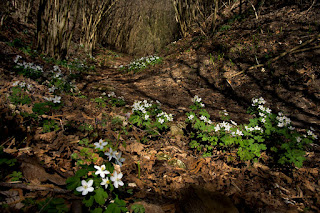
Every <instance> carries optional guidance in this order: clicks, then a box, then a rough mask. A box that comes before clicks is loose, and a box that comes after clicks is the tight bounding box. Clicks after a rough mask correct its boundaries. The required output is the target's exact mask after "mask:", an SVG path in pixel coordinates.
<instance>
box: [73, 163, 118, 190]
mask: <svg viewBox="0 0 320 213" xmlns="http://www.w3.org/2000/svg"><path fill="white" fill-rule="evenodd" d="M94 168H95V169H96V170H97V171H96V172H95V174H96V175H100V177H101V178H102V181H101V183H100V185H102V186H103V185H104V187H105V188H106V189H107V188H108V186H109V184H111V182H110V180H111V181H112V182H113V186H114V187H115V188H118V187H119V186H123V185H124V183H123V182H122V180H121V178H122V177H123V174H122V173H121V172H119V173H118V172H117V171H114V172H113V173H112V174H111V177H110V180H109V178H108V177H106V175H108V174H110V171H108V170H107V169H106V166H105V165H102V166H94ZM92 185H93V180H92V179H90V180H89V181H88V182H87V181H85V180H82V181H81V186H79V187H77V188H76V190H77V191H78V192H81V194H82V195H87V194H88V192H93V191H94V188H93V187H92Z"/></svg>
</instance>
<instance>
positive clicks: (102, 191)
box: [67, 139, 127, 212]
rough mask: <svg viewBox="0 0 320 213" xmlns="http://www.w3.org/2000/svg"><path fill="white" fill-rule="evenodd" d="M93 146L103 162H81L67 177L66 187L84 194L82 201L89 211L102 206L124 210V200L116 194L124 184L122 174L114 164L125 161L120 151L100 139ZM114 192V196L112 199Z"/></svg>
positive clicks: (125, 209) (97, 209)
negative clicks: (97, 163)
mask: <svg viewBox="0 0 320 213" xmlns="http://www.w3.org/2000/svg"><path fill="white" fill-rule="evenodd" d="M93 147H94V148H95V150H96V151H97V153H98V154H99V156H100V157H102V158H103V159H104V160H103V162H102V163H101V164H100V165H96V161H91V163H90V164H88V163H85V164H81V165H80V167H81V169H79V170H78V171H77V172H76V174H75V176H73V177H71V178H68V180H67V188H68V189H69V190H75V191H76V193H81V194H82V195H83V196H85V198H84V199H83V203H84V204H85V205H86V206H87V207H88V208H89V210H91V211H92V210H93V211H99V212H102V211H103V208H106V209H109V208H110V209H113V208H115V209H116V210H115V211H116V212H124V211H125V212H126V211H127V208H126V204H125V202H124V201H123V200H120V199H119V198H118V195H117V193H118V192H119V191H118V190H120V187H122V186H124V182H123V181H122V178H123V174H122V173H121V171H120V170H119V169H115V164H117V165H119V166H120V167H121V166H122V163H123V162H124V161H125V159H124V158H122V157H121V154H122V153H121V152H117V151H115V150H113V149H112V148H111V147H110V145H109V143H108V142H106V141H104V140H102V139H100V140H99V141H98V142H95V143H94V144H93ZM106 150H108V151H106ZM112 159H115V161H112ZM114 194H115V195H116V198H115V199H112V197H113V195H114ZM115 204H116V205H115ZM100 209H101V211H100Z"/></svg>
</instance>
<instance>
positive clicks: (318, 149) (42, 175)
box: [0, 6, 320, 212]
mask: <svg viewBox="0 0 320 213" xmlns="http://www.w3.org/2000/svg"><path fill="white" fill-rule="evenodd" d="M257 15H258V16H256V15H255V14H254V13H253V14H250V15H249V14H248V15H246V16H245V17H242V18H241V19H240V18H239V19H236V18H233V19H229V20H226V21H225V22H224V23H222V24H221V25H220V26H218V28H217V29H218V32H217V33H215V34H214V36H213V37H210V38H208V37H205V36H203V35H202V34H201V33H200V32H194V34H193V35H190V36H188V37H186V38H183V39H181V40H179V41H176V42H174V43H171V44H169V45H168V46H167V47H166V48H165V49H164V50H163V52H161V53H158V54H157V55H159V56H161V57H162V59H163V61H162V63H160V64H157V65H155V66H151V67H147V68H146V69H144V70H142V71H140V72H137V73H133V72H129V73H124V72H121V71H120V70H119V68H118V67H119V66H120V65H126V64H129V63H130V62H131V61H132V60H133V59H134V57H132V56H128V55H125V54H121V53H116V52H113V51H111V50H108V49H105V48H99V49H98V50H97V51H96V52H95V53H94V56H95V59H92V60H90V62H88V64H89V65H94V67H95V69H92V70H86V71H84V72H81V74H79V76H78V77H76V78H74V80H73V82H74V84H75V85H76V86H77V88H78V89H79V91H80V92H81V95H75V93H63V94H62V93H61V94H60V96H61V97H62V98H61V100H62V101H63V103H64V104H63V106H62V107H61V108H60V109H58V110H56V111H53V112H52V113H51V114H49V115H42V119H51V120H54V121H55V122H56V123H57V128H56V129H55V130H54V131H50V132H47V133H43V132H44V131H43V128H44V127H43V126H42V127H39V122H40V121H34V118H32V117H25V116H21V115H20V112H24V113H30V114H32V105H31V104H24V105H22V104H20V105H17V106H15V105H13V104H12V103H10V101H9V98H8V97H9V96H10V95H12V87H13V86H12V84H13V82H15V81H20V82H26V83H28V84H31V85H32V87H33V92H32V93H30V94H32V102H39V100H42V99H43V97H45V96H47V95H48V94H49V93H48V92H47V89H48V87H47V86H45V85H44V84H39V81H35V80H32V79H30V78H27V77H25V76H22V75H17V74H16V72H14V71H13V67H14V66H15V64H14V62H13V60H14V59H15V57H16V55H21V56H22V58H23V60H26V61H28V62H33V63H35V64H41V65H43V66H44V68H46V69H48V70H50V69H52V65H53V64H52V63H47V62H45V61H44V60H43V59H42V58H41V57H38V56H36V57H35V56H33V55H32V54H30V51H29V52H28V51H22V49H21V47H20V46H19V44H14V45H12V44H13V42H12V41H13V39H14V38H15V39H17V38H20V39H21V41H22V43H23V42H25V43H27V42H28V40H29V41H30V38H31V34H28V33H25V32H26V29H28V28H27V27H30V28H29V30H30V31H32V29H34V28H32V26H24V25H20V24H18V23H12V25H11V27H10V28H4V30H2V31H1V35H0V47H1V48H0V49H1V50H0V51H1V58H0V76H1V77H0V85H1V87H0V94H1V96H0V98H1V99H0V109H1V111H0V114H1V119H2V120H1V123H0V127H1V130H0V133H1V134H0V139H1V140H0V142H1V146H2V147H3V155H5V156H6V157H7V158H10V156H11V157H14V158H17V159H18V163H17V164H16V166H13V167H12V168H6V167H2V168H1V173H2V174H1V178H2V181H1V192H2V200H1V201H3V200H4V198H5V196H7V198H8V197H9V198H11V199H12V200H6V204H10V205H11V206H13V207H14V208H16V209H20V210H21V209H24V210H27V211H28V210H31V209H32V208H29V209H28V207H27V204H25V203H23V202H22V201H23V200H25V199H26V198H32V199H35V200H37V199H39V198H44V197H53V196H55V197H62V198H64V199H65V200H67V201H68V203H69V204H71V203H72V202H73V201H74V200H77V199H80V198H81V197H79V196H75V195H72V192H69V191H67V190H66V187H65V180H66V179H67V178H68V177H71V176H72V175H73V174H74V172H75V171H76V170H77V167H76V166H75V160H73V159H72V157H71V155H72V154H73V153H80V152H81V151H80V150H81V149H82V148H83V144H79V141H81V140H83V139H84V138H87V139H88V140H89V142H90V143H93V142H97V141H98V140H99V139H100V138H103V139H104V140H108V141H111V142H113V143H114V146H115V145H116V144H117V145H119V144H120V145H119V146H118V149H119V150H121V151H122V152H123V157H124V158H125V159H126V161H125V163H124V164H123V166H122V168H121V171H122V173H123V174H124V178H123V180H124V182H125V183H135V187H133V191H134V194H133V195H132V197H130V198H127V200H128V202H129V201H130V200H142V201H145V202H146V203H148V204H147V205H151V204H154V205H155V206H152V205H151V207H150V208H155V209H156V208H158V207H160V208H161V209H162V211H163V212H177V211H179V208H180V207H179V205H183V204H181V202H179V200H180V201H181V199H183V197H185V196H189V195H188V187H189V186H190V185H194V186H197V187H200V188H203V189H206V190H209V191H217V192H219V193H220V194H222V195H224V196H227V197H228V198H229V199H230V200H231V201H232V203H233V204H234V205H235V207H236V208H237V209H238V211H239V212H319V211H320V178H319V167H320V146H319V145H320V144H319V141H316V142H315V143H313V144H312V146H310V147H309V148H308V150H307V153H306V161H305V162H304V164H303V167H302V168H296V167H287V166H279V165H274V164H270V163H269V162H268V161H267V160H266V159H264V158H263V156H264V154H262V157H261V159H259V162H255V163H253V162H242V161H240V160H239V159H238V158H237V156H236V154H235V152H232V151H230V152H222V151H219V150H218V149H217V150H215V153H213V156H212V157H202V156H201V153H199V152H196V151H195V150H193V149H191V148H190V146H189V145H188V144H189V143H190V138H189V136H188V135H187V134H184V133H185V128H186V126H185V125H184V123H185V120H186V113H187V112H188V111H190V110H189V106H190V105H192V101H191V99H192V98H193V97H194V96H195V95H198V96H199V97H201V98H202V101H203V103H204V104H205V106H206V109H207V110H208V112H209V114H210V116H211V120H212V121H213V122H220V121H221V120H220V116H219V115H220V113H221V111H223V110H227V112H228V113H229V115H230V117H231V118H232V120H234V121H236V122H237V123H247V122H248V121H249V119H250V118H251V117H250V115H248V114H247V113H246V111H247V108H248V107H249V106H250V105H251V101H252V98H257V97H263V98H264V99H265V100H266V102H267V104H266V105H267V106H268V107H270V108H271V109H272V111H274V112H279V111H283V112H284V113H285V114H286V115H287V116H288V117H290V118H291V120H292V122H293V124H294V126H295V127H296V128H297V129H308V128H309V127H312V128H313V129H315V132H316V133H317V134H318V135H319V130H320V116H319V115H320V105H319V100H320V60H319V59H320V48H319V47H320V37H319V32H320V22H319V20H320V10H319V8H317V7H314V8H310V10H307V9H299V8H298V7H296V6H285V7H281V8H274V9H272V8H260V10H259V14H257ZM10 42H11V43H10ZM10 44H11V45H10ZM26 53H29V54H26ZM283 53H285V54H283ZM278 56H281V57H278ZM78 57H79V58H80V57H81V56H78ZM82 57H83V56H82ZM60 68H61V70H62V73H63V74H64V75H67V74H68V73H69V72H70V70H68V69H67V68H64V67H62V66H61V67H60ZM43 82H45V81H43ZM111 92H114V93H115V94H116V96H118V97H119V96H123V97H124V99H125V101H126V103H127V104H126V105H125V106H122V107H116V106H111V105H110V104H108V103H107V104H106V106H104V105H103V104H102V105H101V104H99V103H98V102H97V101H95V99H96V98H99V97H101V96H106V95H107V94H110V93H111ZM144 99H147V100H153V101H155V100H158V101H160V102H161V104H162V109H163V110H164V111H166V112H168V113H172V114H173V115H174V121H173V123H172V124H171V126H170V130H169V131H167V132H164V133H163V134H161V135H159V136H157V137H148V135H147V134H146V132H145V131H144V130H143V129H139V128H132V127H130V124H128V120H127V117H128V113H131V105H132V104H133V103H134V101H135V100H144ZM116 118H118V120H119V119H120V120H122V121H123V122H120V124H119V122H117V119H116ZM101 121H107V122H106V125H100V123H99V122H101ZM40 123H41V122H40ZM81 125H82V126H84V128H82V129H81V130H79V129H77V126H78V127H79V126H81ZM86 127H87V128H86ZM91 127H93V128H91ZM125 132H126V134H125ZM160 156H162V157H163V156H165V157H163V158H160ZM173 162H182V164H179V165H178V164H175V163H173ZM138 165H139V168H138ZM181 165H183V166H181ZM13 170H15V171H21V172H22V174H23V177H21V178H19V180H18V182H13V181H12V176H11V177H9V176H8V175H9V174H11V173H12V171H13ZM25 183H31V185H32V186H33V187H34V188H28V187H27V186H30V185H27V184H25ZM15 184H18V185H16V186H15ZM19 184H20V185H19ZM11 188H12V189H14V188H17V189H16V191H15V192H12V190H11V191H9V189H11ZM30 189H33V190H30ZM3 192H10V193H11V194H10V193H9V194H10V195H8V193H7V194H6V193H3ZM15 193H16V194H15ZM10 196H11V197H10ZM11 210H12V209H11ZM154 212H156V211H155V210H154ZM199 212H200V211H199Z"/></svg>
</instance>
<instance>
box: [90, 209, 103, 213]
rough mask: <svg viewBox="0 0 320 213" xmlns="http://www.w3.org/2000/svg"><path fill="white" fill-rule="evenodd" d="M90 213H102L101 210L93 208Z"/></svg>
mask: <svg viewBox="0 0 320 213" xmlns="http://www.w3.org/2000/svg"><path fill="white" fill-rule="evenodd" d="M91 212H92V213H102V208H95V209H94V210H93V211H91Z"/></svg>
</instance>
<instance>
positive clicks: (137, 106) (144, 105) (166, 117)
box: [132, 100, 173, 124]
mask: <svg viewBox="0 0 320 213" xmlns="http://www.w3.org/2000/svg"><path fill="white" fill-rule="evenodd" d="M156 103H157V104H158V105H161V103H160V102H159V101H158V100H157V101H156ZM152 105H153V101H151V102H150V103H149V102H148V101H147V100H144V101H135V102H134V103H133V105H132V113H134V112H135V111H140V112H142V114H143V118H144V120H146V121H147V120H148V119H149V118H150V115H149V114H148V109H149V108H151V107H152ZM156 117H157V121H158V122H159V123H160V124H163V123H164V122H166V121H173V115H172V114H168V113H166V112H163V111H162V112H161V113H159V114H158V115H157V116H156Z"/></svg>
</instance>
